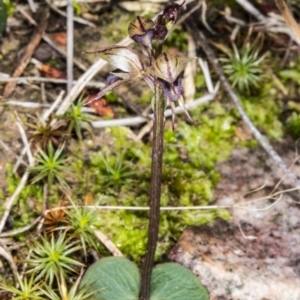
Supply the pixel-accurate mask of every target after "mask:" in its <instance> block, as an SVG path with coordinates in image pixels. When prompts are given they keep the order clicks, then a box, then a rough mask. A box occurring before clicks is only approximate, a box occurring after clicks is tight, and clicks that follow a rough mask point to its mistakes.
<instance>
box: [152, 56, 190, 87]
mask: <svg viewBox="0 0 300 300" xmlns="http://www.w3.org/2000/svg"><path fill="white" fill-rule="evenodd" d="M193 59H194V58H183V57H176V56H173V55H171V54H168V53H162V54H161V55H159V56H158V58H157V59H156V61H155V62H154V64H153V67H152V70H151V71H148V72H149V73H151V75H153V76H155V77H157V78H160V79H163V80H165V81H167V82H169V83H173V82H174V81H175V80H176V79H177V77H178V75H179V74H180V73H181V72H182V71H183V69H184V68H185V67H186V65H187V63H188V62H190V61H191V60H193Z"/></svg>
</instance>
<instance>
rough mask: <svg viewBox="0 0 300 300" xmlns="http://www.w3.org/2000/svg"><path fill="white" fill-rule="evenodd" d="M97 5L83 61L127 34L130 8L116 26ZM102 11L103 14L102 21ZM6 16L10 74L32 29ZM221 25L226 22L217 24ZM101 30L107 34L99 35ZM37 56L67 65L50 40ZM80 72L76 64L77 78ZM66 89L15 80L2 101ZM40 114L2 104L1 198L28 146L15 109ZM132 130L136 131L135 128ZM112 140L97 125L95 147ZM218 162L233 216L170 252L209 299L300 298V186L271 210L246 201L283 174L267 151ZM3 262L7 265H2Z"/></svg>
mask: <svg viewBox="0 0 300 300" xmlns="http://www.w3.org/2000/svg"><path fill="white" fill-rule="evenodd" d="M18 5H21V6H22V5H27V2H26V1H18ZM26 8H27V9H28V7H26ZM97 9H99V13H92V14H90V19H91V20H93V18H95V22H96V23H97V24H101V26H98V27H96V28H90V27H86V26H83V25H78V24H76V26H75V39H74V43H75V46H74V48H75V55H76V58H77V59H78V60H79V61H81V63H82V64H84V65H85V66H86V68H88V67H89V65H90V64H91V63H92V60H93V58H92V57H82V55H81V54H80V52H81V51H82V50H96V49H98V48H99V40H100V39H101V41H102V42H101V47H103V46H104V45H106V44H107V43H112V40H109V38H108V37H110V38H114V39H113V40H114V41H115V39H118V38H119V35H120V37H121V38H123V36H122V33H124V28H123V26H122V21H123V18H125V19H126V16H128V12H126V13H125V12H124V11H122V8H121V10H120V8H118V13H117V16H116V17H115V18H116V19H115V21H116V24H117V25H116V26H115V27H114V28H111V27H110V26H111V23H110V22H109V21H108V20H110V19H111V18H113V17H114V13H115V12H114V9H113V7H110V8H109V9H108V10H106V8H105V9H104V12H101V9H100V8H97ZM95 10H96V8H95ZM88 13H90V12H88ZM151 13H154V12H151ZM123 14H124V15H123ZM241 14H243V13H241ZM92 17H93V18H92ZM101 18H103V19H104V21H103V22H102V21H101ZM9 22H11V23H9V27H10V28H11V29H10V32H7V33H6V34H5V36H4V37H3V40H2V42H1V53H2V55H3V56H4V57H5V59H4V60H3V61H2V62H1V64H0V72H1V74H0V79H1V76H4V74H10V75H11V74H12V73H13V70H14V68H15V67H16V64H15V61H16V60H17V58H18V56H19V55H20V53H21V50H22V49H23V47H24V46H25V45H26V44H27V43H28V40H29V38H30V36H31V34H32V33H33V31H34V29H33V27H32V26H31V25H29V23H28V21H27V20H25V18H24V16H22V15H21V14H20V13H16V14H14V16H13V17H11V18H10V19H9ZM105 25H106V26H105ZM218 26H221V24H220V23H218ZM222 26H223V25H222ZM99 28H100V29H99ZM47 30H48V32H49V33H51V32H64V33H65V30H66V27H65V19H64V18H63V17H61V16H58V15H56V14H55V13H53V12H51V17H50V19H49V25H48V29H47ZM102 37H105V38H103V39H102ZM121 38H119V40H121ZM62 39H63V41H62V45H61V46H62V48H63V47H65V42H66V36H65V35H64V36H63V38H62ZM57 41H58V40H56V42H57ZM175 48H176V47H175ZM175 51H176V49H175ZM34 57H35V58H36V59H37V60H39V61H42V62H43V61H47V62H49V61H51V62H52V64H53V65H55V68H56V69H59V70H64V69H65V66H66V62H65V58H64V57H61V56H60V55H59V54H58V53H57V52H55V51H54V50H53V49H52V48H51V47H50V46H49V45H48V44H47V43H45V42H42V43H41V44H40V45H39V46H38V48H37V49H36V51H35V53H34ZM106 71H107V69H104V70H103V73H105V72H106ZM82 72H83V71H82V70H80V69H79V68H78V67H76V66H75V71H74V73H75V78H78V77H79V76H80V75H81V73H82ZM41 75H43V73H42V72H41V71H40V70H38V69H37V67H36V66H35V65H34V64H33V63H31V64H29V66H28V67H27V68H26V69H25V71H24V73H23V74H22V76H41ZM97 78H98V80H99V81H100V80H101V79H102V78H101V77H100V76H99V77H97ZM64 88H65V86H64ZM3 89H4V84H2V85H1V87H0V93H2V92H3ZM61 89H62V87H61V86H58V85H54V84H49V83H47V84H46V85H41V84H40V83H31V82H30V83H27V84H24V85H18V86H17V87H16V89H15V90H14V93H13V94H12V96H10V97H8V98H7V99H4V101H8V100H16V99H17V100H18V101H23V102H24V101H31V102H42V101H43V98H44V97H45V96H44V93H46V98H47V101H48V102H50V103H53V101H54V100H55V98H56V96H57V95H58V91H60V90H61ZM131 90H134V92H136V94H139V93H141V92H142V90H143V86H139V85H133V86H131ZM126 91H127V92H128V90H126ZM127 105H128V106H127V107H126V109H125V111H126V113H128V114H132V113H133V112H134V111H135V113H136V111H142V110H143V109H144V108H145V107H143V106H141V107H139V106H136V105H133V104H132V103H129V104H128V103H127ZM115 111H116V114H118V112H119V111H120V107H117V108H115ZM35 113H36V111H35V109H32V108H30V109H24V108H14V107H12V106H5V107H4V106H0V140H1V142H2V144H1V145H0V149H1V150H0V188H1V189H3V190H4V191H5V194H4V195H0V197H2V198H0V204H1V205H3V204H4V203H5V201H6V200H7V199H8V198H9V195H8V193H7V191H6V188H7V183H6V181H5V178H6V169H5V165H6V163H8V162H10V163H12V164H14V163H15V161H16V158H17V156H18V155H19V154H20V151H21V150H22V148H23V146H24V144H23V142H22V140H21V138H20V134H19V130H18V128H17V126H16V124H15V119H16V116H17V115H18V116H19V117H20V118H21V119H23V120H26V121H28V120H30V119H32V118H33V117H35ZM39 113H41V111H39ZM122 113H123V111H122ZM132 131H133V132H134V133H136V134H137V133H138V130H136V129H132ZM110 142H111V140H110V138H109V137H108V136H106V135H102V134H101V133H99V132H96V131H95V140H94V143H95V144H97V145H98V146H97V147H99V148H100V146H102V145H108V146H109V144H110ZM272 144H273V145H274V146H275V149H276V150H277V151H278V153H279V154H280V155H281V156H282V157H283V159H284V161H285V162H286V164H287V165H288V166H289V165H292V164H293V160H294V159H295V157H296V150H295V147H296V146H295V144H296V142H295V141H294V140H292V139H291V138H290V137H288V136H285V137H284V138H283V139H282V140H281V141H278V142H273V141H272ZM217 169H218V170H219V172H220V174H221V180H220V182H219V183H218V186H217V188H216V190H215V192H214V197H215V199H217V200H216V204H217V205H225V206H231V208H229V211H230V212H231V213H232V216H233V218H232V221H229V222H225V221H221V220H220V221H217V222H216V223H214V224H212V225H205V226H199V227H192V228H188V229H186V230H185V231H184V233H183V234H182V236H181V238H180V239H179V241H178V243H177V244H176V246H175V247H174V248H173V249H172V250H171V251H170V253H169V258H170V259H171V260H174V261H177V262H180V263H182V264H183V265H185V266H187V267H188V268H190V269H191V270H192V271H193V272H194V273H195V274H196V275H197V276H198V277H199V279H200V280H201V282H202V283H203V284H204V285H205V286H207V288H208V290H209V292H210V293H211V299H224V300H230V299H232V300H238V299H239V300H263V299H264V300H277V299H278V300H279V299H280V300H298V299H300V205H299V204H298V203H297V201H298V199H299V194H298V193H297V192H293V193H291V194H283V195H282V197H281V198H280V201H278V202H277V203H276V204H275V205H274V206H272V207H271V208H269V209H266V210H265V209H264V208H265V207H267V206H269V205H270V204H272V203H273V202H274V201H273V200H272V201H271V200H259V201H251V202H249V200H251V199H257V198H259V197H265V196H268V195H269V193H270V192H271V191H272V190H273V188H274V187H275V186H276V184H277V183H278V182H279V181H280V180H281V179H282V176H283V174H282V172H281V171H280V170H278V169H276V167H274V164H273V162H272V160H271V159H270V158H269V157H268V156H267V154H266V153H265V152H264V150H263V149H261V148H260V147H258V146H257V147H254V148H252V149H250V150H249V149H245V148H238V149H235V150H234V151H233V152H232V154H231V156H230V158H229V159H228V160H226V161H224V162H222V163H220V164H218V166H217ZM292 171H293V172H294V173H295V174H296V175H298V176H300V167H299V165H298V164H297V163H296V164H295V165H294V166H293V167H292ZM291 186H292V185H291V183H290V182H289V181H288V180H286V179H284V180H283V183H281V185H280V189H281V190H283V189H288V188H290V187H291ZM261 187H262V188H261ZM259 188H261V189H260V190H259V191H258V192H256V193H251V194H248V195H246V196H245V194H246V193H249V192H250V191H253V190H256V189H259ZM245 203H247V204H245ZM236 204H241V205H245V207H244V208H238V207H235V208H234V209H233V208H232V206H233V205H236ZM259 209H262V210H259ZM239 226H240V227H239ZM243 234H244V235H245V236H247V237H248V239H247V238H246V237H245V236H243ZM254 237H255V238H254ZM0 268H2V266H1V265H0Z"/></svg>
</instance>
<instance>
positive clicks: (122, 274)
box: [80, 257, 140, 300]
mask: <svg viewBox="0 0 300 300" xmlns="http://www.w3.org/2000/svg"><path fill="white" fill-rule="evenodd" d="M80 286H81V287H83V286H91V288H90V289H89V291H93V290H98V292H97V293H96V294H95V295H93V300H138V296H139V290H140V274H139V271H138V268H137V267H136V265H135V264H134V263H132V262H131V261H130V260H128V259H126V258H123V257H106V258H102V259H101V260H99V261H98V262H96V263H94V264H93V265H92V266H91V267H89V269H88V270H87V271H86V273H85V274H84V276H83V279H82V281H81V284H80Z"/></svg>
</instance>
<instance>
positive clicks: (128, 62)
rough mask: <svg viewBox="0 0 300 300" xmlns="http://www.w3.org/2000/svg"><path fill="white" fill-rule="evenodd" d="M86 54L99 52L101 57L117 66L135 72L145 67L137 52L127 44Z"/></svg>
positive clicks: (138, 72) (139, 71)
mask: <svg viewBox="0 0 300 300" xmlns="http://www.w3.org/2000/svg"><path fill="white" fill-rule="evenodd" d="M83 53H85V54H96V53H98V54H99V55H100V57H101V58H103V59H104V60H106V61H107V62H109V63H110V64H111V65H113V66H115V67H116V68H118V69H120V70H122V71H124V72H128V73H133V74H140V73H141V72H142V71H143V69H144V67H143V64H142V62H141V60H140V59H139V57H138V55H137V53H136V52H135V51H133V50H131V49H129V48H127V47H125V46H118V45H115V46H111V47H108V48H105V49H103V50H98V51H93V52H83Z"/></svg>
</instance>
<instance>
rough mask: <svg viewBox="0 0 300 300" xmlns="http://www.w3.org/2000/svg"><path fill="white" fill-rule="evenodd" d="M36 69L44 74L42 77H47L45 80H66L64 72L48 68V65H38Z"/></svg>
mask: <svg viewBox="0 0 300 300" xmlns="http://www.w3.org/2000/svg"><path fill="white" fill-rule="evenodd" d="M37 67H38V69H39V70H40V71H41V72H43V73H44V75H45V76H46V77H47V78H56V79H66V78H67V76H66V74H65V73H64V72H62V71H60V70H58V69H56V68H53V67H50V66H48V65H43V64H41V65H38V66H37Z"/></svg>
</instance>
